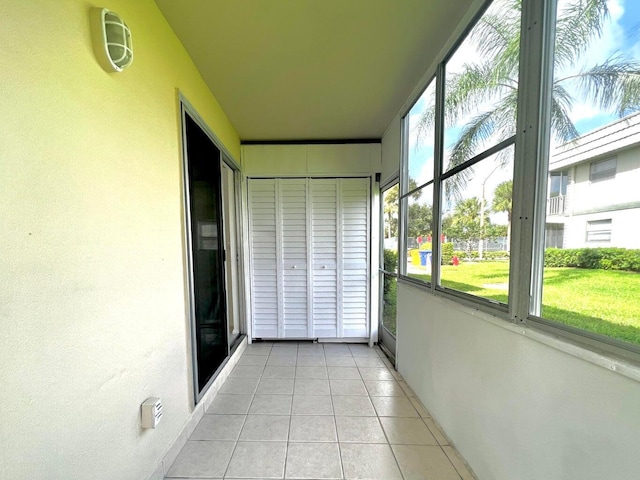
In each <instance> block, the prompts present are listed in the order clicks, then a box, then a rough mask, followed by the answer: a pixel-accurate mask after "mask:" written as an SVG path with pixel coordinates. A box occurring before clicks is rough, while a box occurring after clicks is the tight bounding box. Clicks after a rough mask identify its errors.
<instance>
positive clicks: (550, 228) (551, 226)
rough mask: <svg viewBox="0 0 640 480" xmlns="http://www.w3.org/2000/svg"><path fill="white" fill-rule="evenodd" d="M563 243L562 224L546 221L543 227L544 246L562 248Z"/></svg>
mask: <svg viewBox="0 0 640 480" xmlns="http://www.w3.org/2000/svg"><path fill="white" fill-rule="evenodd" d="M563 244H564V224H562V223H548V224H547V227H546V229H545V248H562V246H563Z"/></svg>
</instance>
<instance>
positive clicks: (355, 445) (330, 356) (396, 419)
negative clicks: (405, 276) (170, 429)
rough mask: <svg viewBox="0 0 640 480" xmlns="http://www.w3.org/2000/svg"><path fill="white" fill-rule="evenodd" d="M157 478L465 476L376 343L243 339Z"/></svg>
mask: <svg viewBox="0 0 640 480" xmlns="http://www.w3.org/2000/svg"><path fill="white" fill-rule="evenodd" d="M166 478H168V479H174V478H182V479H195V478H199V479H202V478H206V479H241V478H254V479H271V478H280V479H282V478H285V479H369V480H377V479H380V480H394V479H400V480H401V479H404V480H410V479H411V480H414V479H415V480H418V479H427V480H471V479H473V478H474V477H473V476H472V475H471V473H470V472H469V471H468V470H467V469H466V467H465V465H464V462H463V461H462V460H461V458H460V457H459V456H458V454H457V452H456V451H455V450H454V449H453V447H451V446H449V445H448V443H447V440H446V438H445V437H444V436H443V435H442V433H441V432H440V431H439V430H438V427H437V426H436V425H435V423H434V422H433V420H432V419H431V417H430V416H429V413H428V412H427V411H426V410H425V408H424V407H423V406H422V405H421V404H420V402H419V400H417V399H416V398H415V396H414V394H413V392H412V391H411V389H410V388H409V387H408V385H407V384H406V383H405V382H404V381H403V380H402V377H401V376H400V375H399V374H398V373H397V372H395V371H394V370H393V368H391V364H390V363H389V362H388V361H387V359H386V358H385V357H384V355H383V354H382V352H381V351H380V349H378V348H377V347H376V348H369V347H367V346H366V345H354V344H350V345H347V344H324V345H323V344H313V343H305V342H299V343H298V342H286V343H285V342H275V343H271V342H264V343H255V344H253V345H249V346H248V347H247V349H246V350H245V352H244V353H243V355H242V357H241V358H240V359H239V361H238V364H237V366H236V367H235V368H234V370H233V371H232V372H231V375H230V376H229V378H228V379H227V380H226V382H225V383H224V385H223V386H222V388H221V390H220V393H219V394H218V395H217V396H216V398H215V399H214V400H213V403H212V404H211V406H210V408H209V409H208V410H207V412H206V415H204V417H203V418H202V420H201V421H200V423H199V424H198V426H197V427H196V429H195V430H194V432H193V434H192V435H191V437H190V439H189V440H188V442H187V444H186V446H185V447H184V448H183V449H182V451H181V452H180V454H179V456H178V458H177V459H176V461H175V462H174V464H173V466H172V467H171V469H170V470H169V472H168V474H167V476H166Z"/></svg>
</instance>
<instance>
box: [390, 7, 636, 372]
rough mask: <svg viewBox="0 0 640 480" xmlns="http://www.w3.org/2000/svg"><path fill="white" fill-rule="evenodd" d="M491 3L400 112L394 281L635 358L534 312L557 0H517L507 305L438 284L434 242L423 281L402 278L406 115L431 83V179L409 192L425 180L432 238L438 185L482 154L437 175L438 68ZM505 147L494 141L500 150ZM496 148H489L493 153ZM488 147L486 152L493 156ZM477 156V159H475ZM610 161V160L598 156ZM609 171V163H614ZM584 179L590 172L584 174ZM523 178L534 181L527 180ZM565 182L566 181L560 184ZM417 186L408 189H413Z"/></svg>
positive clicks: (436, 230)
mask: <svg viewBox="0 0 640 480" xmlns="http://www.w3.org/2000/svg"><path fill="white" fill-rule="evenodd" d="M491 3H492V0H491V1H490V0H487V1H485V2H483V3H482V5H481V6H480V7H479V8H478V11H477V12H476V14H475V15H473V17H472V18H471V19H470V21H469V23H468V24H467V26H466V27H465V28H464V30H463V31H462V32H461V33H460V35H459V36H458V38H457V39H456V40H455V41H454V42H453V43H452V46H451V48H450V49H449V50H448V51H447V52H446V53H445V54H444V55H443V56H441V58H440V60H439V62H438V64H437V66H436V72H435V75H434V76H432V77H429V78H427V80H426V81H425V82H424V88H423V89H422V90H420V92H419V93H418V94H417V95H416V96H415V97H414V98H413V99H410V100H412V101H411V102H410V103H409V104H408V107H407V108H406V109H405V111H404V112H401V132H402V133H401V158H400V172H401V175H400V196H399V199H400V206H399V208H400V214H399V223H400V225H399V239H398V249H399V252H398V254H399V255H398V257H399V260H398V261H399V268H398V282H399V283H400V284H403V283H404V284H409V285H413V286H417V287H418V288H420V289H422V290H423V291H425V292H428V293H430V294H433V295H436V296H442V297H444V298H447V299H449V300H453V301H455V302H457V303H459V304H462V305H465V306H467V307H469V308H473V309H475V310H481V311H484V312H487V313H489V314H491V315H493V316H495V317H498V318H501V319H504V320H506V321H509V322H511V323H515V324H517V325H522V326H526V327H532V328H534V329H538V330H540V331H543V332H547V333H549V334H551V335H554V336H557V337H559V338H562V339H563V340H565V341H568V342H570V343H572V344H575V345H578V346H580V347H582V348H587V349H589V350H592V351H595V352H598V353H605V354H609V355H612V356H614V357H623V358H625V359H626V360H631V361H633V362H634V363H640V346H637V345H634V344H631V343H628V342H624V341H621V340H618V339H616V338H613V337H606V336H603V335H599V334H594V333H591V332H588V331H586V330H580V329H578V328H575V327H572V326H569V325H564V324H561V323H559V322H556V321H553V320H552V319H546V318H543V317H541V316H540V315H537V313H539V312H541V309H542V305H541V303H542V285H543V268H544V250H545V227H546V217H547V215H546V206H547V190H548V189H550V169H549V157H550V149H549V145H550V137H551V127H550V123H551V122H550V108H551V92H552V85H553V73H554V72H553V67H554V49H555V30H556V20H557V19H556V16H557V0H545V1H542V2H541V1H538V0H522V18H521V30H520V31H521V34H520V60H519V78H518V114H517V120H516V134H515V136H514V137H512V138H510V139H507V140H505V142H512V143H513V144H514V145H515V146H514V148H515V152H514V177H513V199H512V204H513V210H512V223H511V258H517V259H518V261H514V262H510V266H509V297H508V304H507V305H503V304H496V303H494V302H491V301H488V300H487V299H484V298H482V297H477V296H473V295H469V294H466V293H464V292H459V291H455V290H451V289H447V288H445V287H442V286H440V268H439V266H440V259H441V252H440V250H441V249H440V242H439V241H435V242H433V244H432V252H433V253H432V255H433V261H432V272H431V282H429V283H427V282H422V281H419V280H417V279H414V278H411V277H408V276H407V275H406V263H407V259H406V256H407V251H406V233H405V232H406V230H407V220H408V219H407V211H406V210H407V207H406V205H407V198H408V195H410V194H411V193H412V192H408V191H406V190H407V188H408V155H407V153H408V152H407V145H408V128H409V125H408V115H409V113H410V111H411V109H412V108H413V106H414V105H415V103H416V102H417V101H418V100H419V99H420V97H421V95H422V94H423V92H424V91H425V90H426V89H427V87H428V86H429V85H430V84H431V82H432V81H433V79H434V78H435V81H436V114H435V115H436V119H435V139H434V140H435V143H434V162H433V163H434V179H433V182H428V183H427V184H425V185H420V186H419V187H418V188H417V189H421V188H422V187H424V186H426V185H428V184H430V183H433V187H434V188H433V190H434V198H433V222H434V223H433V233H432V235H433V238H434V239H439V238H440V235H441V230H442V225H441V217H442V211H441V210H442V201H441V199H442V182H443V180H445V179H446V178H448V177H449V176H451V175H454V174H455V173H457V172H459V171H461V170H464V169H465V168H467V167H468V166H470V165H471V164H473V163H477V162H479V161H481V160H482V159H483V158H486V157H487V156H489V155H488V154H487V153H488V152H483V153H481V154H479V155H478V156H476V157H474V158H472V159H469V160H467V162H465V163H463V164H461V165H459V166H458V167H456V168H454V169H451V170H449V171H447V172H444V173H443V172H442V169H443V166H442V161H443V141H444V138H443V131H444V112H443V110H444V95H445V92H444V82H445V75H444V74H445V65H446V63H447V61H448V60H449V59H450V58H451V57H452V56H453V54H454V53H455V52H456V50H457V49H458V47H459V46H460V45H461V44H462V42H464V41H465V39H466V38H467V36H468V35H469V33H470V32H471V30H472V29H473V28H474V26H475V25H476V24H477V22H478V21H479V19H480V18H481V17H482V15H484V13H485V12H486V10H487V8H488V7H489V6H490V4H491ZM507 146H508V145H501V147H502V148H506V147H507ZM496 147H498V146H497V145H496V146H494V147H492V148H493V149H494V150H495V151H498V150H500V148H496ZM495 151H494V152H493V153H495ZM478 157H482V158H478ZM606 160H611V158H606V159H603V160H602V161H606ZM616 168H617V164H616ZM590 176H591V175H590ZM531 178H534V179H535V182H531V180H530V179H531ZM567 186H568V185H567ZM417 189H414V191H415V190H417Z"/></svg>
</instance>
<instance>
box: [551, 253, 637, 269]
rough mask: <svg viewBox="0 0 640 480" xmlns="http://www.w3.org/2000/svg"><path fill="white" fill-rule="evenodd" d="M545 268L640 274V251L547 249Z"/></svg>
mask: <svg viewBox="0 0 640 480" xmlns="http://www.w3.org/2000/svg"><path fill="white" fill-rule="evenodd" d="M544 266H545V267H575V268H589V269H600V270H627V271H631V272H640V250H628V249H626V248H547V249H546V250H545V253H544Z"/></svg>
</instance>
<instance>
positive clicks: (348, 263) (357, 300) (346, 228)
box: [339, 178, 369, 337]
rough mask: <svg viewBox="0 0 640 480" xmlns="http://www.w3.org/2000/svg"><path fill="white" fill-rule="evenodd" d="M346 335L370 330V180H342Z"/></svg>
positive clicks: (341, 203) (341, 255)
mask: <svg viewBox="0 0 640 480" xmlns="http://www.w3.org/2000/svg"><path fill="white" fill-rule="evenodd" d="M339 202H340V206H341V208H340V220H339V221H340V224H339V227H340V230H341V239H340V240H341V248H340V261H341V264H342V278H341V280H342V282H341V283H342V290H341V295H340V296H341V316H342V333H341V334H342V336H343V337H366V336H368V334H369V328H368V327H369V180H368V179H361V178H354V179H341V180H340V192H339Z"/></svg>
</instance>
